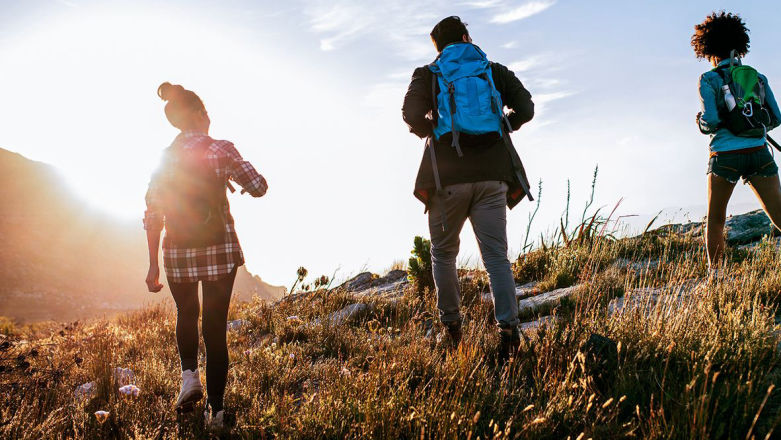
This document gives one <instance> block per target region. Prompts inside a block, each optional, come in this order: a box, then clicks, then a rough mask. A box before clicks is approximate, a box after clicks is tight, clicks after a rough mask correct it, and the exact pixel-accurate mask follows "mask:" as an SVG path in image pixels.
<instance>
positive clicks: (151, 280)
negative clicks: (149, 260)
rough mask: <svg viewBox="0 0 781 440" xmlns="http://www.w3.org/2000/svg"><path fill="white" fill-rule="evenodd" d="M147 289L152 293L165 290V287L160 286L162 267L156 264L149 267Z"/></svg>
mask: <svg viewBox="0 0 781 440" xmlns="http://www.w3.org/2000/svg"><path fill="white" fill-rule="evenodd" d="M146 288H147V289H149V291H150V292H152V293H157V292H159V291H161V290H162V289H163V285H162V284H160V267H159V266H158V265H156V264H150V265H149V271H148V272H147V273H146Z"/></svg>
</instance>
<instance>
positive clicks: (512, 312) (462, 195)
mask: <svg viewBox="0 0 781 440" xmlns="http://www.w3.org/2000/svg"><path fill="white" fill-rule="evenodd" d="M506 196H507V183H505V182H498V181H488V182H476V183H460V184H456V185H449V186H446V187H445V188H443V189H442V191H439V192H438V193H437V194H436V196H434V199H433V200H432V201H431V204H430V206H429V208H430V211H429V216H428V225H429V232H430V233H431V263H432V266H433V272H434V284H435V285H436V288H437V308H438V309H439V317H440V319H441V320H442V322H443V323H449V322H453V321H459V320H460V319H461V312H460V306H461V292H460V289H459V286H458V273H457V272H456V257H457V256H458V246H459V243H460V241H459V235H460V234H461V229H462V228H463V227H464V222H466V219H467V218H468V219H469V221H471V222H472V229H474V231H475V236H476V237H477V244H478V245H479V247H480V254H481V256H482V258H483V264H484V265H485V269H486V270H487V271H488V276H489V279H490V284H491V293H492V294H493V298H494V317H495V318H496V322H497V323H498V325H499V327H502V328H508V327H516V326H517V325H518V301H517V300H516V299H515V280H514V279H513V274H512V269H511V267H510V260H509V259H508V258H507V207H506V203H507V199H506ZM442 210H444V211H445V214H446V219H445V220H446V222H447V229H446V230H444V231H443V230H442V220H443V219H442Z"/></svg>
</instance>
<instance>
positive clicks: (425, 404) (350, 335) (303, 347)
mask: <svg viewBox="0 0 781 440" xmlns="http://www.w3.org/2000/svg"><path fill="white" fill-rule="evenodd" d="M649 260H650V261H655V262H656V263H655V265H653V266H648V265H644V264H638V265H637V267H633V266H631V265H627V263H626V262H630V263H631V262H634V263H644V262H647V261H649ZM540 261H543V262H544V264H542V263H540ZM702 261H703V255H702V249H701V243H700V242H699V241H698V239H695V238H692V237H686V236H683V237H682V236H675V235H659V234H647V235H646V236H643V237H638V238H631V239H623V240H612V239H607V238H605V237H600V236H595V237H593V238H592V239H591V240H584V241H583V242H582V243H579V244H573V245H570V246H556V247H547V248H545V249H537V250H535V251H533V252H531V253H530V254H528V255H527V256H526V257H524V259H523V260H522V261H520V262H519V263H518V264H516V269H517V272H516V274H517V275H518V276H519V277H520V278H523V279H527V278H528V279H536V280H537V281H540V282H542V283H549V285H550V286H549V287H552V286H557V285H559V284H568V283H570V282H571V283H578V284H580V285H581V287H580V288H579V289H578V293H577V295H576V297H575V299H574V300H573V301H572V302H571V304H569V306H568V307H565V308H562V309H561V310H560V311H559V312H558V313H559V319H558V320H556V321H551V323H550V324H549V325H547V326H541V327H539V328H538V329H537V330H535V331H533V332H527V333H525V334H524V340H523V343H522V347H521V351H520V353H519V354H518V356H517V357H516V358H515V359H514V361H513V362H511V363H510V364H509V365H506V366H504V367H499V366H497V365H496V345H497V342H498V341H497V335H496V333H495V332H494V331H492V329H493V323H492V313H491V306H490V304H485V303H483V302H481V301H480V299H479V298H480V296H479V290H480V288H481V287H480V283H479V282H478V281H474V278H473V281H468V280H465V281H464V282H463V283H462V287H463V288H464V297H465V301H464V315H465V327H464V342H463V343H462V345H461V346H460V347H459V349H458V350H456V351H454V352H450V351H447V350H445V349H443V348H441V347H439V346H438V345H437V342H436V338H425V334H426V330H427V328H430V327H431V326H435V327H436V326H437V325H438V324H437V323H436V321H435V320H434V319H432V317H434V316H436V309H435V304H434V299H433V298H432V294H431V292H430V290H427V291H426V294H425V295H423V296H420V295H419V294H418V293H417V292H416V291H415V289H414V288H413V287H409V288H408V291H407V292H406V294H405V296H404V297H403V298H401V299H396V300H391V299H371V298H366V297H361V298H356V297H353V296H352V294H350V293H349V292H341V291H332V292H329V293H327V294H326V291H325V290H318V291H314V292H310V293H308V294H305V295H301V296H300V297H298V298H297V299H296V300H292V301H290V300H289V301H283V302H280V303H279V304H277V305H275V306H272V305H270V304H266V303H262V302H253V303H248V304H241V305H237V306H234V307H233V308H232V310H231V319H244V320H246V322H247V323H246V324H245V325H244V326H243V327H241V328H240V329H239V330H238V331H235V332H231V333H230V335H229V344H230V348H231V359H232V367H231V372H230V377H229V382H228V390H227V398H226V402H227V405H228V407H229V408H230V409H232V410H234V411H235V412H236V414H237V426H236V427H235V430H234V433H235V435H236V436H237V437H239V438H381V439H397V438H469V439H476V438H478V437H479V438H482V439H486V438H508V439H510V438H542V439H554V438H555V439H559V438H568V437H569V438H571V439H575V438H581V439H586V438H652V439H653V438H659V439H661V438H680V439H689V438H758V439H759V438H773V435H774V433H775V431H774V429H775V427H776V426H777V424H778V422H779V417H781V399H779V394H778V386H779V380H780V376H779V369H778V363H779V360H780V359H781V358H780V357H779V354H778V351H777V344H778V342H779V341H778V336H777V335H776V332H777V331H779V328H778V326H777V325H776V324H775V320H774V317H775V311H776V305H777V303H778V293H779V292H781V275H779V274H778V271H777V270H776V269H775V268H777V267H779V264H781V255H779V252H778V250H777V249H776V248H775V247H774V246H773V245H772V244H771V243H770V242H769V241H768V242H765V243H763V244H761V245H760V246H758V247H757V248H756V250H753V251H740V252H733V253H732V255H731V258H730V259H729V260H728V262H727V263H725V269H726V270H725V271H723V272H722V273H727V274H729V275H725V276H724V278H722V279H721V280H719V282H714V283H711V284H707V283H705V282H700V281H698V280H699V277H701V276H702V275H704V273H705V268H704V263H703V262H702ZM621 262H623V266H621V265H619V264H617V263H621ZM692 280H694V281H692ZM687 283H688V284H687ZM665 286H666V287H665ZM676 286H689V287H687V288H686V289H684V290H681V289H679V288H676ZM693 286H698V287H696V288H695V287H693ZM648 288H655V289H657V290H656V292H658V293H659V297H658V298H659V299H658V300H657V301H651V300H646V301H645V302H643V301H640V302H638V304H640V305H639V306H636V307H629V306H627V307H626V308H624V309H623V311H621V312H618V313H614V314H612V315H611V314H608V313H607V308H606V305H607V304H608V303H609V302H610V300H611V299H613V298H614V297H616V296H620V295H622V294H624V295H625V296H626V300H627V304H631V302H630V301H629V300H630V298H632V297H633V296H637V295H639V293H638V292H639V291H641V290H642V289H648ZM682 291H683V292H684V293H683V294H681V293H680V292H682ZM638 297H639V296H638ZM362 301H363V302H366V301H371V303H372V306H371V307H370V308H369V311H368V312H367V313H365V314H364V315H363V316H360V317H358V318H356V319H353V320H351V321H349V322H346V323H343V324H340V325H338V326H335V325H332V324H331V323H330V321H329V320H327V319H323V318H324V317H326V316H327V315H328V314H329V313H331V312H334V311H336V310H339V309H341V308H342V307H344V306H345V305H347V304H350V303H353V302H362ZM293 316H295V317H296V318H290V317H293ZM174 320H175V317H174V313H173V311H172V310H170V309H168V308H164V307H158V308H151V309H147V310H144V311H141V312H136V313H131V314H128V315H126V316H123V317H122V318H119V319H116V320H113V321H99V322H93V323H88V324H79V325H69V326H67V327H61V326H56V325H52V326H50V327H48V328H37V329H25V328H17V330H16V331H17V332H21V333H20V334H19V335H18V336H10V337H9V341H10V345H9V346H4V348H3V351H2V358H1V359H2V360H1V361H0V364H1V365H2V366H3V371H2V372H0V391H2V395H3V396H4V405H2V407H0V437H3V438H62V437H80V438H177V437H180V436H183V437H203V436H205V434H204V433H203V432H202V430H201V429H200V427H199V423H201V422H202V421H201V420H199V417H198V416H195V417H194V418H191V419H187V420H184V421H178V420H177V418H176V416H175V414H174V412H173V410H172V405H173V402H174V400H175V398H176V395H177V392H178V385H179V382H178V381H179V379H178V376H179V373H178V369H179V363H178V358H177V354H176V348H175V337H174ZM592 333H596V334H601V335H604V336H607V337H609V338H611V339H612V340H613V341H615V342H616V343H617V346H618V348H617V359H616V362H615V364H614V365H613V366H612V367H611V368H610V369H604V368H603V369H602V370H600V369H599V368H596V367H597V366H595V364H594V362H595V361H594V359H593V358H592V356H590V355H589V352H588V350H587V349H586V348H585V347H586V341H587V340H588V338H589V336H590V335H591V334H592ZM33 350H35V356H33V355H32V354H31V353H33ZM20 358H24V360H23V361H20V360H19V359H20ZM202 361H203V360H202ZM25 362H26V363H28V364H29V365H26V366H25V364H24V363H25ZM118 366H120V367H125V368H131V369H133V370H134V371H135V373H136V385H138V386H139V387H140V388H141V390H142V393H141V395H140V396H139V397H138V398H135V399H132V398H126V397H122V396H120V395H119V394H118V393H117V385H118V384H117V383H116V382H115V379H114V378H113V376H112V371H113V368H115V367H118ZM88 381H96V383H97V384H98V387H97V392H96V393H95V394H94V395H93V396H91V397H89V398H83V399H77V398H75V397H74V389H75V388H76V386H77V385H80V384H82V383H85V382H88ZM97 410H106V411H109V412H110V416H109V418H108V420H107V421H106V422H105V423H102V424H100V423H98V421H97V420H96V418H95V416H94V415H93V413H94V412H95V411H97Z"/></svg>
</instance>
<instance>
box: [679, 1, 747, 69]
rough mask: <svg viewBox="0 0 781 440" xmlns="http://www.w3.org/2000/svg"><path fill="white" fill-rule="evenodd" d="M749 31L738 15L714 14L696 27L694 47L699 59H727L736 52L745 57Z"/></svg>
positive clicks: (693, 40) (693, 36)
mask: <svg viewBox="0 0 781 440" xmlns="http://www.w3.org/2000/svg"><path fill="white" fill-rule="evenodd" d="M748 33H749V30H748V28H747V27H746V23H744V22H743V20H742V19H741V18H740V16H739V15H738V14H732V13H726V12H724V11H721V12H713V13H712V14H710V15H709V16H707V17H705V21H703V22H702V23H700V24H698V25H696V26H694V35H692V47H693V48H694V53H695V54H696V55H697V58H710V57H716V58H718V59H726V58H729V57H730V53H731V52H732V51H733V50H734V51H735V54H736V55H737V56H739V57H743V56H745V55H746V54H747V53H748V48H749V37H748Z"/></svg>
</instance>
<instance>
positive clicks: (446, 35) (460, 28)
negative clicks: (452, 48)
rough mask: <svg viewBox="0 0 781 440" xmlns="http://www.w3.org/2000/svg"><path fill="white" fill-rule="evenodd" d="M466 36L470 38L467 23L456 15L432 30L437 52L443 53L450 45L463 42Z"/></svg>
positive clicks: (444, 20)
mask: <svg viewBox="0 0 781 440" xmlns="http://www.w3.org/2000/svg"><path fill="white" fill-rule="evenodd" d="M464 35H466V36H469V31H468V30H466V23H464V22H463V21H461V19H460V18H458V17H456V16H455V15H451V16H450V17H447V18H445V19H443V20H442V21H440V22H439V23H437V25H436V26H434V29H432V30H431V39H432V40H434V45H435V46H437V52H442V50H443V49H444V48H445V46H447V45H448V44H452V43H458V42H461V41H463V36H464Z"/></svg>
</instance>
